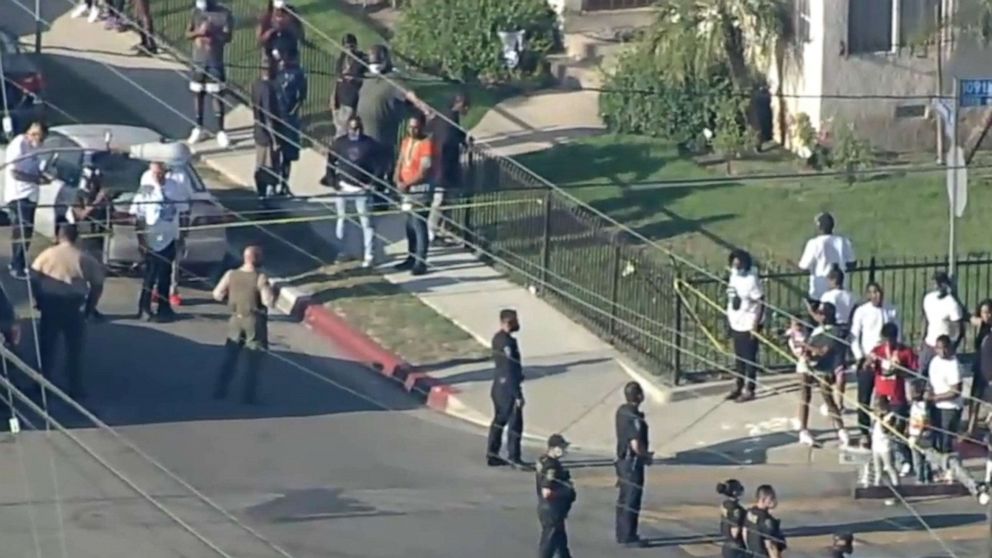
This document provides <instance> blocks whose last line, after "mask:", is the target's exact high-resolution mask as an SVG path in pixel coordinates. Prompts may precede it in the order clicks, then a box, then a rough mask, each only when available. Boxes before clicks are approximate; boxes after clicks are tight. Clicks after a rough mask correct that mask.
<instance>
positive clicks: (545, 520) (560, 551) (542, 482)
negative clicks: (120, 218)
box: [534, 434, 575, 558]
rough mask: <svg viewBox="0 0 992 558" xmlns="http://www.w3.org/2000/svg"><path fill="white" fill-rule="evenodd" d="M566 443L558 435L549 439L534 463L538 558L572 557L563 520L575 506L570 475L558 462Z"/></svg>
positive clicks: (573, 489) (562, 437)
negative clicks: (538, 536) (538, 523)
mask: <svg viewBox="0 0 992 558" xmlns="http://www.w3.org/2000/svg"><path fill="white" fill-rule="evenodd" d="M567 449H568V442H567V441H566V440H565V438H564V436H562V435H561V434H552V435H551V436H550V437H548V451H547V452H546V453H545V454H544V455H542V456H541V457H540V458H539V459H538V460H537V465H536V466H535V468H534V469H535V471H536V473H537V474H536V477H537V518H538V520H539V521H540V522H541V542H540V545H539V547H538V551H537V555H538V557H539V558H552V557H553V556H555V555H557V556H558V557H559V558H571V556H572V553H571V552H570V551H569V550H568V534H567V532H566V531H565V519H567V518H568V512H570V511H571V510H572V504H574V503H575V486H574V485H573V484H572V475H571V474H569V472H568V470H567V469H565V466H564V465H562V463H561V458H562V457H563V456H564V455H565V451H566V450H567Z"/></svg>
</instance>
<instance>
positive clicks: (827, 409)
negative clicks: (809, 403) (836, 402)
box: [820, 403, 830, 417]
mask: <svg viewBox="0 0 992 558" xmlns="http://www.w3.org/2000/svg"><path fill="white" fill-rule="evenodd" d="M828 415H830V407H827V404H826V403H820V416H821V417H825V416H828Z"/></svg>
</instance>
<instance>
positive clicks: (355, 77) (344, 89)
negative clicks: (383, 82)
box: [331, 33, 368, 137]
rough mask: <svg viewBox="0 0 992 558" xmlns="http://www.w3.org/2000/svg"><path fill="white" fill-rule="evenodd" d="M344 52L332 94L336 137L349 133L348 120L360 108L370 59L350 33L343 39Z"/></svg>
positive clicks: (335, 68) (336, 71)
mask: <svg viewBox="0 0 992 558" xmlns="http://www.w3.org/2000/svg"><path fill="white" fill-rule="evenodd" d="M341 47H342V49H343V50H342V52H341V54H340V55H338V60H337V63H336V64H335V65H334V75H335V76H337V78H336V80H335V82H334V90H333V91H332V92H331V112H332V114H333V115H334V136H335V137H341V136H343V135H345V134H346V133H347V132H348V119H349V118H351V116H352V115H353V114H355V110H356V108H357V107H358V95H359V91H360V90H361V88H362V79H363V78H364V77H365V72H366V66H367V65H368V57H367V56H366V55H365V53H364V52H362V51H360V50H358V39H357V38H356V37H355V36H354V35H353V34H351V33H348V34H347V35H345V36H344V38H343V39H341Z"/></svg>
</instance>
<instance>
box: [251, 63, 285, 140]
mask: <svg viewBox="0 0 992 558" xmlns="http://www.w3.org/2000/svg"><path fill="white" fill-rule="evenodd" d="M251 108H252V111H254V113H255V126H254V129H253V131H252V137H253V139H254V140H255V145H260V146H268V145H273V142H274V141H275V140H276V135H275V133H276V130H277V129H278V127H279V123H278V122H277V120H276V118H278V117H279V115H280V112H279V100H278V98H277V92H276V85H275V83H274V82H273V81H272V80H268V79H258V80H256V81H255V83H253V84H252V86H251ZM273 116H275V117H276V118H273Z"/></svg>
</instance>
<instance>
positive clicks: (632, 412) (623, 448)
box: [616, 403, 648, 544]
mask: <svg viewBox="0 0 992 558" xmlns="http://www.w3.org/2000/svg"><path fill="white" fill-rule="evenodd" d="M616 432H617V462H616V469H617V484H618V486H619V488H620V492H619V494H618V495H617V508H616V540H617V542H618V543H620V544H627V543H634V542H637V541H638V536H637V518H638V515H639V514H640V512H641V496H642V495H643V494H644V467H645V465H647V463H646V460H645V458H644V457H639V456H637V455H636V454H635V453H634V450H632V449H631V447H630V441H631V440H638V441H639V442H640V446H641V448H642V449H643V450H644V451H645V452H646V451H647V447H648V425H647V422H645V421H644V413H642V412H641V411H639V410H638V409H637V407H636V406H635V405H633V404H632V403H624V404H623V405H620V408H618V409H617V415H616Z"/></svg>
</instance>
